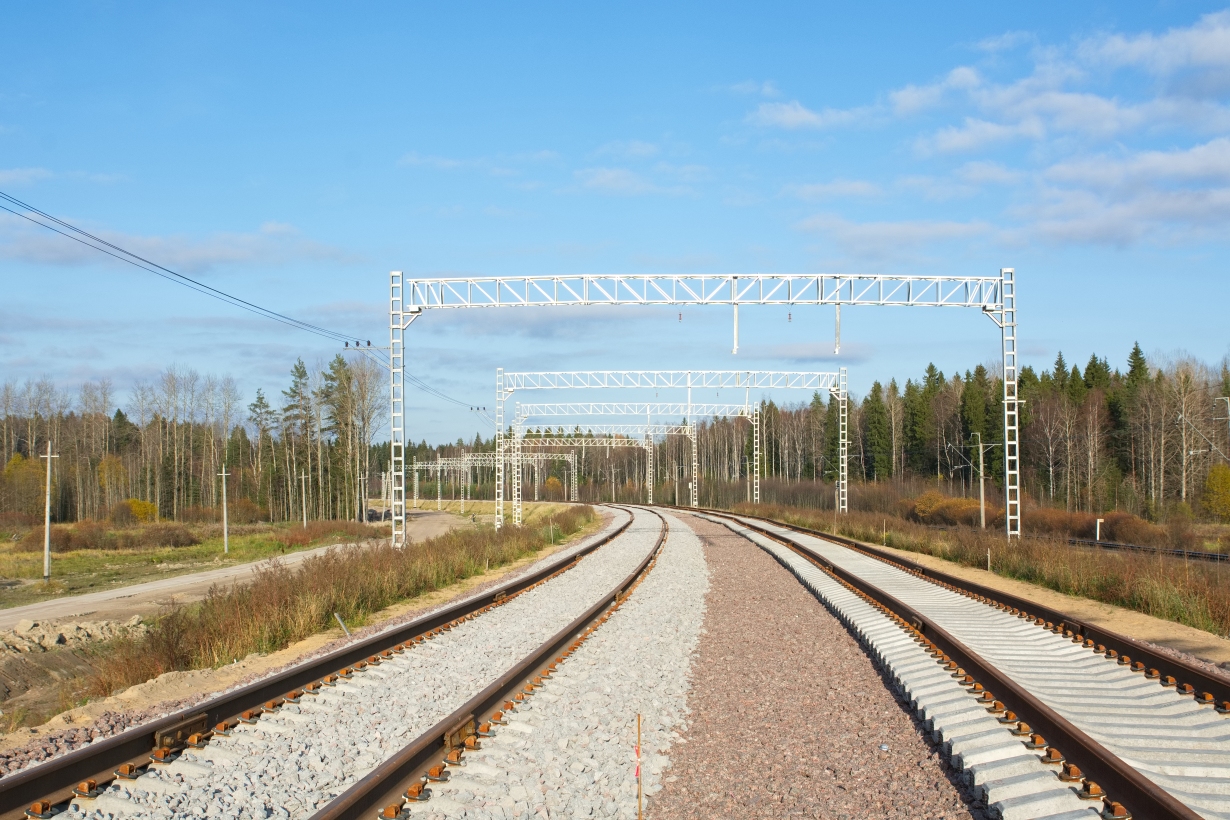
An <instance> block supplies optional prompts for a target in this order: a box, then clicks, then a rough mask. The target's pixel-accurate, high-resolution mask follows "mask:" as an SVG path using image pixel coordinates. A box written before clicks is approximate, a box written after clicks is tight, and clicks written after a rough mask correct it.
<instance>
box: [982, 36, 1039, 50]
mask: <svg viewBox="0 0 1230 820" xmlns="http://www.w3.org/2000/svg"><path fill="white" fill-rule="evenodd" d="M1037 40H1038V38H1037V36H1036V35H1034V34H1033V33H1032V32H1028V31H1008V32H1004V33H1003V34H998V35H996V36H994V37H986V38H983V39H982V40H979V41H978V45H977V48H978V50H979V51H986V52H990V53H992V54H997V53H999V52H1001V51H1011V50H1013V49H1015V48H1017V47H1019V46H1023V45H1026V44H1031V43H1036V42H1037Z"/></svg>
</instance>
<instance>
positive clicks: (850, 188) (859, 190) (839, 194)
mask: <svg viewBox="0 0 1230 820" xmlns="http://www.w3.org/2000/svg"><path fill="white" fill-rule="evenodd" d="M783 193H786V194H789V195H790V196H794V197H797V198H799V199H803V200H818V199H844V198H849V197H870V196H879V195H880V193H882V191H881V189H880V186H879V185H876V184H875V183H874V182H867V181H866V180H862V179H835V180H833V181H831V182H812V183H804V184H796V185H787V186H786V187H785V189H784V190H783Z"/></svg>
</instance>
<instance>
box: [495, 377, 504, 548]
mask: <svg viewBox="0 0 1230 820" xmlns="http://www.w3.org/2000/svg"><path fill="white" fill-rule="evenodd" d="M504 446H505V445H504V368H502V367H499V368H496V371H495V528H496V529H497V530H498V529H499V528H500V527H502V526H504Z"/></svg>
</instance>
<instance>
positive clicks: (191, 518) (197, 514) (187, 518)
mask: <svg viewBox="0 0 1230 820" xmlns="http://www.w3.org/2000/svg"><path fill="white" fill-rule="evenodd" d="M227 506H228V507H229V506H230V505H229V504H228V505H227ZM179 520H180V521H183V522H184V523H185V524H212V523H213V522H215V521H221V520H222V512H221V511H220V510H219V509H218V508H217V507H201V506H198V505H194V506H191V507H185V508H184V509H182V510H180V511H179Z"/></svg>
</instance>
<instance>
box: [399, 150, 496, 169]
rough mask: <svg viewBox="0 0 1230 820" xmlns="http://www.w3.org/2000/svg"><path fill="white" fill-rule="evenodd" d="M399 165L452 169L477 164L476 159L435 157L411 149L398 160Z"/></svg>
mask: <svg viewBox="0 0 1230 820" xmlns="http://www.w3.org/2000/svg"><path fill="white" fill-rule="evenodd" d="M397 164H398V165H411V166H419V167H423V168H436V169H438V170H441V171H451V170H454V169H456V168H464V167H467V166H472V165H475V164H477V163H476V161H475V160H461V159H450V158H449V157H435V156H428V155H423V154H420V153H418V152H417V151H411V152H409V153H408V154H405V155H404V156H403V157H402V158H401V159H399V160H398V161H397Z"/></svg>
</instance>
